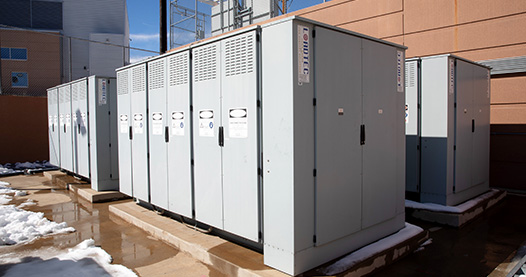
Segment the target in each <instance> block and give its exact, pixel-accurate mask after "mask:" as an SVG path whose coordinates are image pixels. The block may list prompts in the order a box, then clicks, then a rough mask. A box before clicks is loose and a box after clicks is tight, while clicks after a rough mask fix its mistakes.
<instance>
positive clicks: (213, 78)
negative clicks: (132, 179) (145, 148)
mask: <svg viewBox="0 0 526 277" xmlns="http://www.w3.org/2000/svg"><path fill="white" fill-rule="evenodd" d="M220 47H221V44H220V42H216V43H212V44H207V45H204V46H201V47H197V48H195V49H193V50H192V51H193V67H192V70H193V74H192V76H193V80H192V82H193V88H192V89H193V108H194V109H193V110H194V112H193V114H194V120H193V124H194V128H193V132H194V134H193V137H194V173H195V174H194V176H195V181H194V190H195V216H196V219H197V220H199V221H201V222H204V223H206V224H209V225H212V226H214V227H217V228H221V229H223V189H222V187H223V183H222V178H221V174H222V171H221V170H222V165H221V160H222V159H221V156H222V147H220V146H219V130H220V129H219V128H218V127H219V126H220V125H221V102H220V101H221V100H220V99H221V82H220V76H219V74H220V64H221V61H220Z"/></svg>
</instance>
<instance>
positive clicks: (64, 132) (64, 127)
mask: <svg viewBox="0 0 526 277" xmlns="http://www.w3.org/2000/svg"><path fill="white" fill-rule="evenodd" d="M64 133H66V124H64Z"/></svg>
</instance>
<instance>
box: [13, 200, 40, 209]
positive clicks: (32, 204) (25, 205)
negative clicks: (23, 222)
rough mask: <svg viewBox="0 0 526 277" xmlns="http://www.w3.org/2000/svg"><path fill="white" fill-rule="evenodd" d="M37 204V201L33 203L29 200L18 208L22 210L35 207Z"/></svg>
mask: <svg viewBox="0 0 526 277" xmlns="http://www.w3.org/2000/svg"><path fill="white" fill-rule="evenodd" d="M36 204H37V203H36V202H35V201H33V200H32V199H28V200H26V201H25V202H24V203H22V204H20V205H18V206H17V207H18V208H20V209H22V208H25V207H29V206H34V205H36Z"/></svg>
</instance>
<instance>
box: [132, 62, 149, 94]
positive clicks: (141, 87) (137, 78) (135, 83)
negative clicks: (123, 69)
mask: <svg viewBox="0 0 526 277" xmlns="http://www.w3.org/2000/svg"><path fill="white" fill-rule="evenodd" d="M145 90H146V67H145V66H144V65H142V66H139V67H134V68H133V69H132V92H133V93H137V92H143V91H145Z"/></svg>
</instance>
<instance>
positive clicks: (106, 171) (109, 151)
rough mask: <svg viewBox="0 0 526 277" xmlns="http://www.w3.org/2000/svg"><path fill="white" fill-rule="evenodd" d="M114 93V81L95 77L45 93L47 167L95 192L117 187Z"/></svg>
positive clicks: (115, 103) (115, 100)
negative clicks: (75, 178)
mask: <svg viewBox="0 0 526 277" xmlns="http://www.w3.org/2000/svg"><path fill="white" fill-rule="evenodd" d="M115 90H116V80H115V78H106V77H98V76H90V77H87V78H82V79H79V80H75V81H72V82H69V83H66V84H62V85H59V86H56V87H53V88H49V89H48V90H47V91H48V130H49V136H48V137H49V159H50V163H51V164H53V165H56V166H58V167H60V168H62V169H63V170H65V171H68V172H70V173H72V174H75V175H78V176H80V177H83V178H86V179H90V180H91V186H92V188H93V189H95V190H97V191H101V190H118V186H119V182H118V180H119V172H118V155H117V145H116V144H117V131H116V130H117V114H116V110H117V99H116V96H115Z"/></svg>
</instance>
